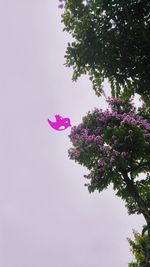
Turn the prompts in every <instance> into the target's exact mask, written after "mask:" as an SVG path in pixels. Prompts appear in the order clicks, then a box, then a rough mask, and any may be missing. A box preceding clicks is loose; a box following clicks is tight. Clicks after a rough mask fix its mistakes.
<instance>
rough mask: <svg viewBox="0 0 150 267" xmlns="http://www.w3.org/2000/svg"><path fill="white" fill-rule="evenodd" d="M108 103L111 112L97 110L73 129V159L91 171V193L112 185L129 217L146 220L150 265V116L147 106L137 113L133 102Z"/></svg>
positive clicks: (115, 99) (71, 157) (109, 101)
mask: <svg viewBox="0 0 150 267" xmlns="http://www.w3.org/2000/svg"><path fill="white" fill-rule="evenodd" d="M107 102H108V103H109V107H110V108H109V109H107V110H106V111H103V110H101V109H97V108H95V109H94V110H93V111H92V112H88V113H87V115H86V116H85V117H83V121H82V123H81V124H79V125H78V126H74V127H72V130H71V134H70V135H69V137H70V140H71V142H72V144H73V147H72V148H70V149H69V157H70V159H73V160H75V161H76V162H78V163H79V164H81V165H83V166H85V167H87V169H88V170H89V171H90V172H89V174H88V175H85V176H84V177H85V178H87V179H88V180H89V183H87V184H86V186H88V190H89V192H94V191H95V190H98V191H99V192H101V191H102V190H104V189H106V188H107V187H108V186H109V184H110V183H112V184H113V188H114V190H115V192H116V195H117V196H119V197H121V198H122V199H123V200H124V201H125V205H126V207H127V209H128V213H129V214H135V213H136V214H142V215H143V216H144V218H145V220H146V227H147V229H148V246H147V248H146V258H145V260H146V261H147V262H149V264H150V122H149V121H148V120H147V119H146V118H149V113H148V111H147V109H146V108H145V107H144V106H143V108H140V109H139V110H136V108H135V107H134V106H133V104H132V102H131V101H130V100H122V99H120V98H109V99H108V100H107ZM141 114H143V116H142V115H141ZM144 114H145V117H144ZM141 173H143V174H144V178H143V179H141V178H140V177H139V174H141ZM143 231H145V230H143ZM143 266H144V267H148V266H150V265H143Z"/></svg>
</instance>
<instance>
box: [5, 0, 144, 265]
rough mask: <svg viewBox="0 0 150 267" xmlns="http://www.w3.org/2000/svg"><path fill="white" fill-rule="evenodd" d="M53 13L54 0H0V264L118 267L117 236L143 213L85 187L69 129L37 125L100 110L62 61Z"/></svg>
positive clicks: (121, 252) (125, 257) (121, 258)
mask: <svg viewBox="0 0 150 267" xmlns="http://www.w3.org/2000/svg"><path fill="white" fill-rule="evenodd" d="M60 15H61V10H60V9H58V2H57V1H55V0H0V92H1V97H0V116H1V119H0V121H1V131H0V162H1V164H0V174H1V175H0V266H2V267H112V266H115V267H127V263H128V262H129V261H130V260H131V259H132V254H131V253H130V249H129V244H128V241H127V240H126V238H127V237H131V236H132V229H133V228H134V229H136V230H139V231H141V227H142V225H143V224H144V219H143V217H142V216H136V215H134V216H133V215H132V216H129V215H128V214H127V210H126V208H125V207H124V203H123V201H122V200H121V199H119V198H117V197H116V196H115V194H114V192H113V191H112V189H111V188H109V189H108V190H106V191H104V192H103V193H101V194H99V193H97V192H95V193H93V194H89V193H88V190H87V188H86V187H85V186H84V183H85V182H86V180H85V179H84V178H83V175H84V174H87V173H88V171H87V170H86V168H83V167H82V166H80V165H78V164H77V163H75V162H74V161H71V160H69V159H68V156H67V150H68V148H69V147H70V146H71V144H70V142H69V138H68V135H69V133H70V128H69V129H67V130H65V131H62V132H56V131H54V130H53V129H51V128H50V126H49V125H48V123H47V119H48V118H50V119H51V120H53V119H54V115H55V114H61V115H62V116H65V117H69V118H71V123H72V125H77V124H78V123H80V122H81V119H82V116H84V115H85V114H86V112H87V111H88V110H91V109H93V108H94V107H99V108H106V104H105V100H104V99H103V98H97V97H96V96H95V94H94V92H93V90H92V89H91V84H90V82H89V81H88V79H87V78H86V77H84V78H81V79H80V80H79V81H78V82H77V83H72V81H71V75H72V70H69V69H67V68H65V67H64V65H63V64H64V54H65V48H66V45H67V42H68V41H69V36H68V35H67V34H66V33H64V32H62V27H63V26H62V25H61V23H60V21H61V17H60ZM107 86H108V85H107V84H106V87H107Z"/></svg>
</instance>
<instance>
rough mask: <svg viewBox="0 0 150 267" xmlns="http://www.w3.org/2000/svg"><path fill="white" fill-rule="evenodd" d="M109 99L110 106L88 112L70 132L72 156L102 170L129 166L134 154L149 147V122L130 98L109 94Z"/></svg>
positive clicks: (136, 156) (137, 157)
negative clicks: (141, 115) (105, 108)
mask: <svg viewBox="0 0 150 267" xmlns="http://www.w3.org/2000/svg"><path fill="white" fill-rule="evenodd" d="M108 103H109V105H110V109H107V110H106V111H102V110H101V109H97V108H95V109H94V111H92V112H88V113H87V116H85V117H84V118H83V122H82V123H81V124H79V125H78V126H74V127H73V128H72V130H71V134H70V135H69V138H70V140H71V142H72V144H73V148H72V149H70V150H69V157H70V159H75V160H76V161H78V162H79V163H80V164H83V165H85V166H86V167H88V168H89V169H91V170H92V169H95V170H97V171H98V172H99V173H101V174H102V173H103V174H104V173H106V172H107V170H108V169H109V170H111V171H112V170H114V169H116V168H118V169H119V168H120V166H121V168H122V166H124V168H128V167H129V166H130V163H131V159H132V157H134V159H135V160H139V159H140V158H141V153H145V151H147V149H149V150H150V122H148V121H147V120H145V119H143V118H142V117H140V116H139V115H138V114H137V113H136V109H135V108H134V106H133V105H132V104H131V103H130V102H129V101H123V100H120V99H117V98H115V99H113V98H111V99H110V98H109V99H108ZM116 105H117V108H116ZM117 110H118V112H117ZM127 111H128V112H127ZM140 143H141V145H142V146H143V152H141V149H140ZM143 155H144V154H143Z"/></svg>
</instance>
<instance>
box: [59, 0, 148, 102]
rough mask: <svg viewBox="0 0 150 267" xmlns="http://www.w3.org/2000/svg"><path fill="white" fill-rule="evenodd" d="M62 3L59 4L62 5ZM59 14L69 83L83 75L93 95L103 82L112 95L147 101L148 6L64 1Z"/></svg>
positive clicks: (138, 0) (136, 1)
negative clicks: (64, 35)
mask: <svg viewBox="0 0 150 267" xmlns="http://www.w3.org/2000/svg"><path fill="white" fill-rule="evenodd" d="M61 2H62V1H61ZM63 5H64V12H63V14H62V22H63V23H64V25H65V27H64V30H65V31H67V32H69V33H70V34H71V36H72V37H73V41H72V42H70V43H68V47H67V51H66V56H65V57H66V66H68V67H70V66H72V67H73V80H76V79H77V78H78V77H79V76H81V75H82V74H88V75H89V77H90V79H91V80H92V83H93V88H94V89H95V92H96V94H97V95H100V94H101V93H102V90H103V87H102V82H103V81H104V79H105V78H108V80H109V82H110V84H111V88H112V95H113V96H115V95H118V94H120V91H121V92H122V93H124V95H125V96H131V95H134V93H138V94H140V95H141V96H142V97H143V99H145V100H149V99H150V1H149V0H128V1H126V0H88V1H82V0H66V1H63V4H61V7H63Z"/></svg>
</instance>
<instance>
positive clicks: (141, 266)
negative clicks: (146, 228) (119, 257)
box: [127, 230, 150, 267]
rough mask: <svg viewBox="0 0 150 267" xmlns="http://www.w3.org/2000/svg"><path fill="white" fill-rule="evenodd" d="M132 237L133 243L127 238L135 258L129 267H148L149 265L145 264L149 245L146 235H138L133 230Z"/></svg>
mask: <svg viewBox="0 0 150 267" xmlns="http://www.w3.org/2000/svg"><path fill="white" fill-rule="evenodd" d="M133 235H134V238H135V241H133V240H131V239H130V238H127V239H128V241H129V244H130V246H131V251H132V252H133V255H134V256H135V259H136V262H131V263H129V264H128V266H129V267H145V266H150V263H147V261H146V258H147V247H148V243H149V238H148V235H147V234H145V235H143V236H142V235H140V234H139V233H137V232H136V231H135V230H133Z"/></svg>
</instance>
